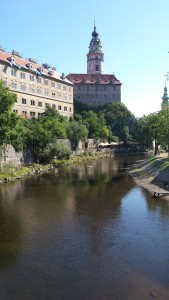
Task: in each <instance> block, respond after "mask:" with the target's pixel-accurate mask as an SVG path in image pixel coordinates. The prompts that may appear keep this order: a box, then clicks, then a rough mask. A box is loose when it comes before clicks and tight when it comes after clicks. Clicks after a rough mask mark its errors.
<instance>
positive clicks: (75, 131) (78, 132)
mask: <svg viewBox="0 0 169 300" xmlns="http://www.w3.org/2000/svg"><path fill="white" fill-rule="evenodd" d="M87 136H88V129H87V128H86V126H85V125H84V124H82V123H80V122H76V121H75V120H73V121H72V122H69V124H68V126H67V137H68V139H69V140H70V142H71V143H72V146H73V149H74V150H76V149H77V146H78V143H79V141H82V142H83V143H85V142H86V140H87Z"/></svg>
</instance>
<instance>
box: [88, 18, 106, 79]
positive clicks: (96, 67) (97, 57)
mask: <svg viewBox="0 0 169 300" xmlns="http://www.w3.org/2000/svg"><path fill="white" fill-rule="evenodd" d="M103 62H104V53H103V52H102V45H101V42H100V38H99V34H98V32H97V31H96V25H95V20H94V30H93V32H92V39H91V41H90V45H89V52H88V54H87V73H89V74H91V73H103Z"/></svg>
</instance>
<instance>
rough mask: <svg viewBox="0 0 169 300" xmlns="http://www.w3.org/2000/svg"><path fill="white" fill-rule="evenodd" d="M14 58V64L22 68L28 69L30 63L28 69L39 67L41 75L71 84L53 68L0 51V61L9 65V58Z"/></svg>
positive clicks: (35, 70) (35, 69)
mask: <svg viewBox="0 0 169 300" xmlns="http://www.w3.org/2000/svg"><path fill="white" fill-rule="evenodd" d="M11 57H14V58H15V63H14V64H13V65H14V66H15V65H16V66H17V67H19V68H23V69H25V70H29V67H28V66H29V65H30V64H32V68H31V69H30V71H31V72H32V71H33V72H37V71H39V70H40V69H41V68H42V69H43V72H42V75H45V76H48V77H50V78H53V79H58V80H61V81H64V82H66V83H69V84H72V83H71V82H70V81H69V80H68V79H67V78H66V77H65V78H64V79H63V78H62V76H61V75H60V74H59V73H58V72H57V71H56V70H55V68H50V69H45V68H44V67H43V66H42V65H40V64H38V63H35V62H32V61H30V60H29V59H24V58H21V57H19V56H17V55H13V54H11V53H7V52H3V51H0V61H3V62H5V63H8V64H9V65H10V58H11Z"/></svg>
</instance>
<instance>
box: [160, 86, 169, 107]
mask: <svg viewBox="0 0 169 300" xmlns="http://www.w3.org/2000/svg"><path fill="white" fill-rule="evenodd" d="M168 100H169V97H168V94H167V87H166V86H165V87H164V94H163V96H162V103H161V107H162V108H168Z"/></svg>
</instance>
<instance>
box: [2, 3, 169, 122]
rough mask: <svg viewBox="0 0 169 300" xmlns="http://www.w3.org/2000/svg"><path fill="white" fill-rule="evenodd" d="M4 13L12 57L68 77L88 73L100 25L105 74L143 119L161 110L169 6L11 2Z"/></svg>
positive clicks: (4, 43)
mask: <svg viewBox="0 0 169 300" xmlns="http://www.w3.org/2000/svg"><path fill="white" fill-rule="evenodd" d="M0 10H1V26H0V45H2V46H3V47H4V48H5V49H6V51H9V52H11V51H12V50H15V51H18V52H19V53H21V54H22V55H23V57H24V58H28V57H33V58H35V59H37V60H38V62H39V63H44V62H47V63H49V64H51V65H52V66H55V67H56V68H57V70H58V71H59V72H60V73H63V72H64V73H65V74H68V73H69V72H71V73H86V69H87V64H86V54H87V52H88V46H89V42H90V39H91V33H92V31H93V24H94V19H95V22H96V29H97V31H98V33H99V35H100V39H101V43H102V49H103V52H104V56H105V62H104V73H107V74H112V73H114V74H115V76H116V77H117V78H118V79H119V80H120V81H121V82H122V83H123V85H122V102H123V103H124V104H125V105H126V106H127V107H128V109H129V110H130V111H131V112H132V113H133V114H135V116H137V117H140V116H142V115H143V114H149V113H151V112H155V111H158V110H159V109H160V105H161V97H162V94H163V89H164V84H165V77H164V75H165V74H166V73H167V72H168V71H169V53H168V51H169V1H168V0H142V1H135V0H121V1H113V0H104V1H98V0H97V1H96V0H92V1H91V0H90V1H89V0H86V1H79V0H72V1H69V0H62V1H58V0H48V1H46V0H41V1H40V0H27V1H24V0H13V1H9V0H6V1H2V3H1V5H0ZM167 86H168V89H169V82H167Z"/></svg>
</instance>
